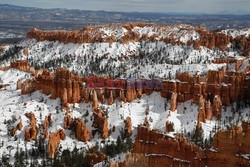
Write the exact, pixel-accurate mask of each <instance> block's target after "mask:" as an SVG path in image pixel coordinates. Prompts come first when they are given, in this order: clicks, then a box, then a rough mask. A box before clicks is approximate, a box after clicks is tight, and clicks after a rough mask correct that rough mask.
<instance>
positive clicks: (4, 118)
mask: <svg viewBox="0 0 250 167" xmlns="http://www.w3.org/2000/svg"><path fill="white" fill-rule="evenodd" d="M0 78H1V80H2V81H3V83H4V84H10V86H8V87H6V88H3V89H0V110H1V117H0V125H1V126H0V135H1V138H0V143H3V144H2V146H1V147H0V156H1V154H10V155H12V156H13V155H14V153H15V152H16V149H17V148H19V149H20V148H21V149H23V150H25V149H28V150H31V149H32V148H33V147H34V142H25V141H24V130H25V129H26V127H27V126H28V124H29V119H28V118H27V117H26V116H25V115H24V114H25V113H29V112H33V113H34V114H35V117H36V119H37V124H38V125H39V127H40V126H41V125H42V123H43V121H44V119H45V116H47V115H48V114H49V113H50V114H52V125H51V126H50V127H49V129H48V130H49V132H56V131H57V130H59V129H63V122H64V115H65V110H64V109H62V107H61V102H60V99H56V100H51V99H50V98H49V96H46V95H44V94H42V93H41V92H39V91H36V92H34V93H32V94H29V95H21V92H20V90H16V83H17V80H18V79H27V78H32V76H31V75H30V74H28V73H25V72H21V71H18V70H14V69H10V70H8V71H0ZM233 106H234V107H233V108H235V104H234V105H233ZM70 107H71V113H70V114H71V115H72V117H77V118H81V119H82V120H83V121H84V122H85V123H86V125H87V127H88V128H89V129H90V130H91V129H93V128H92V123H93V122H92V119H91V117H92V115H93V113H92V112H91V111H92V105H91V104H90V103H79V104H75V105H70ZM100 108H102V109H105V110H106V111H107V112H108V124H109V128H112V127H113V126H115V127H116V129H115V131H114V132H112V133H111V135H110V136H109V138H108V139H106V140H105V142H104V143H110V142H111V141H114V140H116V139H117V137H118V135H120V130H122V129H123V128H124V126H125V124H124V121H125V119H126V117H127V116H130V117H131V119H132V126H133V138H134V137H135V135H136V128H137V127H138V125H139V124H142V123H143V122H144V119H145V117H147V119H148V121H149V123H150V128H151V129H158V130H160V131H162V132H165V123H166V121H169V122H171V123H173V124H174V130H175V132H178V133H184V134H186V135H187V134H193V132H194V130H195V127H196V125H197V115H198V106H197V105H196V104H194V103H193V102H192V101H187V102H185V103H179V104H178V107H177V111H176V112H171V111H170V110H169V108H170V103H169V101H167V100H166V99H164V98H162V97H161V96H160V94H159V93H156V92H154V93H152V94H151V95H149V96H147V95H143V96H142V97H141V98H140V99H136V100H135V101H132V102H131V103H123V102H118V101H115V103H114V104H113V105H110V106H109V105H107V103H106V104H100ZM147 109H148V110H149V112H148V115H147V114H146V110H147ZM231 110H232V107H227V108H225V111H226V112H222V118H221V121H220V123H221V124H222V125H221V126H220V127H221V128H225V127H226V124H224V125H223V122H224V121H226V122H231V123H233V124H235V123H240V122H241V121H242V120H244V119H247V118H248V117H249V111H250V108H245V109H242V110H240V111H238V112H236V113H235V114H233V112H231ZM87 112H89V114H88V115H86V113H87ZM20 119H21V120H22V123H23V129H22V130H21V131H17V133H16V137H11V136H9V135H8V129H9V130H10V129H12V127H14V126H15V125H16V124H17V123H18V122H19V121H20ZM216 125H217V126H218V121H216V120H215V119H213V120H212V121H208V122H206V123H202V127H203V130H204V137H205V138H209V136H210V133H211V135H213V133H214V131H213V129H214V127H215V126H216ZM65 132H66V139H65V140H64V141H61V144H60V145H61V146H60V147H61V149H62V150H63V149H67V148H69V149H71V150H72V149H73V148H74V147H75V146H77V147H78V148H81V149H86V148H87V146H94V145H95V144H96V142H98V143H101V142H102V141H103V139H101V138H100V136H99V135H98V134H96V135H95V136H91V141H90V142H80V141H78V140H77V139H75V137H74V136H72V135H70V134H71V133H70V130H65ZM39 133H40V134H39V136H42V135H43V133H42V131H41V128H40V130H39ZM168 135H170V136H172V135H173V133H169V134H168ZM47 141H48V139H46V140H45V142H47ZM102 143H103V142H102ZM100 145H102V144H100Z"/></svg>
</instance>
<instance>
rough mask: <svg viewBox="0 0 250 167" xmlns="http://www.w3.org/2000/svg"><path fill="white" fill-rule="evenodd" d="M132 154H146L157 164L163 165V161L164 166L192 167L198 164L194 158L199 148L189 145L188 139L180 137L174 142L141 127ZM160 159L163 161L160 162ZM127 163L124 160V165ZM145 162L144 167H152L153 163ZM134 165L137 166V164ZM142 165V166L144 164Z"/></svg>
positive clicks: (154, 131) (156, 132)
mask: <svg viewBox="0 0 250 167" xmlns="http://www.w3.org/2000/svg"><path fill="white" fill-rule="evenodd" d="M132 153H133V154H146V155H148V156H149V157H155V158H156V159H155V160H156V161H158V162H162V163H163V162H164V161H165V162H164V164H162V165H165V166H169V165H171V164H176V165H183V166H189V165H191V166H193V165H194V164H195V163H197V162H198V163H199V161H197V162H196V160H195V157H198V154H200V153H199V148H198V147H196V146H194V145H193V144H191V143H190V142H189V140H188V139H186V138H184V137H183V136H181V135H180V136H178V137H177V139H176V140H175V139H172V138H170V137H167V136H165V135H164V134H162V133H159V132H158V131H156V130H152V131H150V130H148V129H147V128H143V127H138V132H137V137H136V140H135V143H134V145H133V151H132ZM163 157H164V158H163ZM160 158H162V159H165V160H160ZM152 159H153V158H152ZM177 159H179V161H177ZM127 162H129V161H127V160H126V161H125V164H126V163H127ZM147 162H149V161H148V160H146V162H145V165H146V166H149V165H151V166H152V163H153V162H155V161H152V162H149V164H146V163H147ZM134 163H135V164H137V163H138V162H134ZM131 165H132V164H131ZM142 165H144V163H143V164H142ZM155 165H156V164H155ZM160 166H161V165H160Z"/></svg>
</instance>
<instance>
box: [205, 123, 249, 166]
mask: <svg viewBox="0 0 250 167" xmlns="http://www.w3.org/2000/svg"><path fill="white" fill-rule="evenodd" d="M249 127H250V122H243V123H242V128H241V127H239V126H235V127H233V128H230V129H229V130H228V131H225V130H221V131H219V132H218V133H216V134H215V136H214V140H213V147H214V148H216V149H217V150H218V151H217V152H211V151H207V152H206V155H207V158H208V161H207V166H215V167H217V166H218V167H233V166H250V161H249V159H246V158H243V157H242V156H241V155H242V154H247V153H249V152H250V128H249Z"/></svg>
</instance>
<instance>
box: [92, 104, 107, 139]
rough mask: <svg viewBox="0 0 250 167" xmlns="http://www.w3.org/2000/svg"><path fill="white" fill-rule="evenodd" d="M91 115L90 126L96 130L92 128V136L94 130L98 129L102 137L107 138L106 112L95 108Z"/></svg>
mask: <svg viewBox="0 0 250 167" xmlns="http://www.w3.org/2000/svg"><path fill="white" fill-rule="evenodd" d="M93 115H94V121H93V125H92V126H93V127H94V128H96V130H93V136H94V134H95V132H96V131H98V132H99V133H100V134H101V137H102V138H103V139H106V138H108V136H109V128H108V120H107V118H106V114H105V113H104V112H103V111H102V110H100V109H95V110H93Z"/></svg>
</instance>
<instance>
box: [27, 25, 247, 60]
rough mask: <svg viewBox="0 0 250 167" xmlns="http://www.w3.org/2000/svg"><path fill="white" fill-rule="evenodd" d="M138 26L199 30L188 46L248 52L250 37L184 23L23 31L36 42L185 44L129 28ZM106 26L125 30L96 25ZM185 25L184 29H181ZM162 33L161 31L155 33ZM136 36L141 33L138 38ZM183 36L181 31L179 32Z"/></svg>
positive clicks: (245, 53) (179, 40)
mask: <svg viewBox="0 0 250 167" xmlns="http://www.w3.org/2000/svg"><path fill="white" fill-rule="evenodd" d="M138 25H142V27H144V26H149V27H153V28H154V29H157V30H161V31H162V32H163V31H169V29H173V28H179V29H180V32H181V31H183V30H184V29H185V31H189V32H190V31H196V32H197V33H199V36H200V38H199V39H197V40H193V39H190V40H189V41H188V42H187V44H188V45H190V46H191V45H192V46H193V47H194V49H196V50H199V49H200V47H201V46H204V47H207V48H209V49H214V48H218V49H220V50H222V51H225V50H227V49H229V47H228V46H229V44H230V43H233V44H234V46H235V47H236V46H240V49H241V51H242V52H243V55H245V56H248V55H249V53H250V37H246V36H239V37H236V38H234V39H233V38H232V37H231V36H230V35H226V34H223V33H219V32H213V31H209V30H206V29H205V28H202V27H192V26H187V25H173V26H163V25H153V24H148V23H122V24H110V25H101V26H89V27H85V28H84V29H81V30H75V31H58V30H57V31H41V30H38V29H32V30H30V31H29V32H28V33H27V37H28V38H35V39H37V40H38V41H44V40H48V41H55V40H57V41H60V42H64V43H94V42H109V43H110V44H111V43H112V42H120V43H122V44H126V43H128V42H139V41H144V40H150V41H151V42H155V41H156V40H160V41H163V42H165V43H169V44H172V45H184V44H185V43H184V42H182V41H181V39H180V38H176V36H175V35H172V36H171V35H170V36H166V37H162V38H160V36H158V35H156V34H154V35H151V36H148V35H145V34H144V35H143V34H139V33H137V32H134V31H132V29H133V28H134V27H136V26H138ZM103 27H106V28H110V29H112V30H115V29H117V28H126V29H127V32H126V33H124V35H123V36H122V37H121V38H120V39H119V38H116V37H115V36H114V35H113V34H112V35H110V36H107V35H106V34H104V33H103V32H102V31H101V30H100V28H103ZM184 27H185V28H184ZM159 34H162V33H159ZM140 35H142V36H141V37H140ZM183 35H185V34H183Z"/></svg>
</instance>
